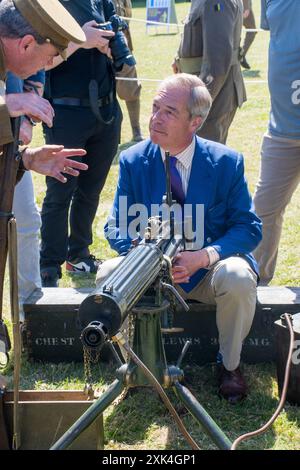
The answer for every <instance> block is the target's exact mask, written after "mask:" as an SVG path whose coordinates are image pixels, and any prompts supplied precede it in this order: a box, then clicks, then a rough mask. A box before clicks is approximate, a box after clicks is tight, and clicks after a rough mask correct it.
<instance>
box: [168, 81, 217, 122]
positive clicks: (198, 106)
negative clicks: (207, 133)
mask: <svg viewBox="0 0 300 470" xmlns="http://www.w3.org/2000/svg"><path fill="white" fill-rule="evenodd" d="M165 86H171V87H174V88H177V87H178V88H185V89H186V90H187V91H188V93H189V99H188V101H187V110H188V112H189V114H190V117H191V118H193V117H198V116H200V117H201V119H202V124H203V122H204V121H205V119H206V118H207V115H208V113H209V110H210V108H211V105H212V98H211V96H210V93H209V91H208V89H207V88H206V85H205V84H204V83H203V81H202V80H201V79H200V78H199V77H197V76H196V75H190V74H188V73H177V74H175V75H171V76H170V77H167V78H166V79H165V80H163V82H162V83H161V85H160V86H159V88H161V87H165ZM202 124H201V125H202Z"/></svg>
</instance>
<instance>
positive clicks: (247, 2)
mask: <svg viewBox="0 0 300 470" xmlns="http://www.w3.org/2000/svg"><path fill="white" fill-rule="evenodd" d="M243 6H244V11H246V10H249V15H248V16H247V18H244V19H243V26H244V27H245V28H246V29H256V23H255V17H254V13H253V10H252V0H243ZM255 36H256V32H255V31H247V32H246V35H245V39H244V43H243V47H242V57H241V65H242V66H243V67H245V68H246V69H250V65H249V64H248V62H247V61H245V56H246V54H247V52H248V50H249V48H250V46H251V44H252V43H253V41H254V38H255Z"/></svg>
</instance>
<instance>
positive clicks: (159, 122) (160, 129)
mask: <svg viewBox="0 0 300 470" xmlns="http://www.w3.org/2000/svg"><path fill="white" fill-rule="evenodd" d="M187 100H188V92H187V90H185V89H184V88H178V87H175V86H170V85H166V86H162V87H161V88H160V89H159V90H158V92H157V94H156V96H155V98H154V100H153V107H152V115H151V118H150V123H149V130H150V138H151V140H152V142H153V143H154V144H158V145H159V146H160V147H162V148H163V149H164V150H168V151H170V152H171V153H173V154H174V155H176V154H177V153H179V152H181V151H182V150H184V149H185V148H186V147H187V146H188V145H189V144H190V143H191V140H192V137H193V135H194V133H195V131H196V129H197V127H198V126H199V125H200V122H201V121H200V118H193V119H191V117H190V115H189V112H188V110H187Z"/></svg>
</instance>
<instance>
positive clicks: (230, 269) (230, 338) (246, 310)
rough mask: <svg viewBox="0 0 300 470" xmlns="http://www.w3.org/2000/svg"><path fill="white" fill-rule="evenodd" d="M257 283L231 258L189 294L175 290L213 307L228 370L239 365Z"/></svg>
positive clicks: (107, 269) (103, 268)
mask: <svg viewBox="0 0 300 470" xmlns="http://www.w3.org/2000/svg"><path fill="white" fill-rule="evenodd" d="M122 259H123V257H118V258H113V259H111V260H107V261H105V262H104V263H103V264H101V265H100V267H99V270H98V273H97V278H96V283H97V284H99V282H101V281H102V280H103V279H104V278H106V277H107V276H108V275H109V274H110V273H111V271H112V270H113V269H114V268H115V267H116V266H117V265H118V264H119V263H120V261H122ZM256 282H257V276H256V274H255V273H254V272H253V271H252V269H251V268H250V266H249V264H248V263H247V261H245V260H244V259H243V258H239V257H231V258H227V259H225V260H222V261H219V262H218V263H216V264H215V266H213V267H212V268H211V269H210V270H209V272H208V274H207V275H206V276H205V278H204V279H202V280H201V282H200V283H199V284H198V285H197V286H196V287H195V288H194V289H193V290H192V291H191V292H190V293H189V294H187V293H186V292H185V291H184V290H183V289H181V288H180V287H179V286H176V288H177V290H178V291H179V293H180V294H181V295H182V296H183V297H184V298H185V299H193V300H197V301H199V302H203V303H206V304H213V305H216V320H217V328H218V331H219V346H220V352H221V354H222V356H223V363H224V366H225V368H226V369H227V370H234V369H236V368H237V366H238V365H239V363H240V357H241V350H242V344H243V341H244V339H245V338H246V336H247V335H248V333H249V331H250V328H251V325H252V321H253V317H254V313H255V307H256Z"/></svg>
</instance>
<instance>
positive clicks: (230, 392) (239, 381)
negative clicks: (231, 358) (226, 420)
mask: <svg viewBox="0 0 300 470" xmlns="http://www.w3.org/2000/svg"><path fill="white" fill-rule="evenodd" d="M218 381H219V391H218V394H219V395H220V396H221V397H223V398H225V400H227V401H228V402H229V403H230V404H232V405H235V404H236V403H238V402H239V401H241V400H243V398H245V397H246V396H247V385H246V382H245V379H244V377H243V376H242V373H241V371H240V368H239V367H237V368H236V369H235V370H233V371H229V370H227V369H225V367H224V366H223V365H221V366H219V372H218Z"/></svg>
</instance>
